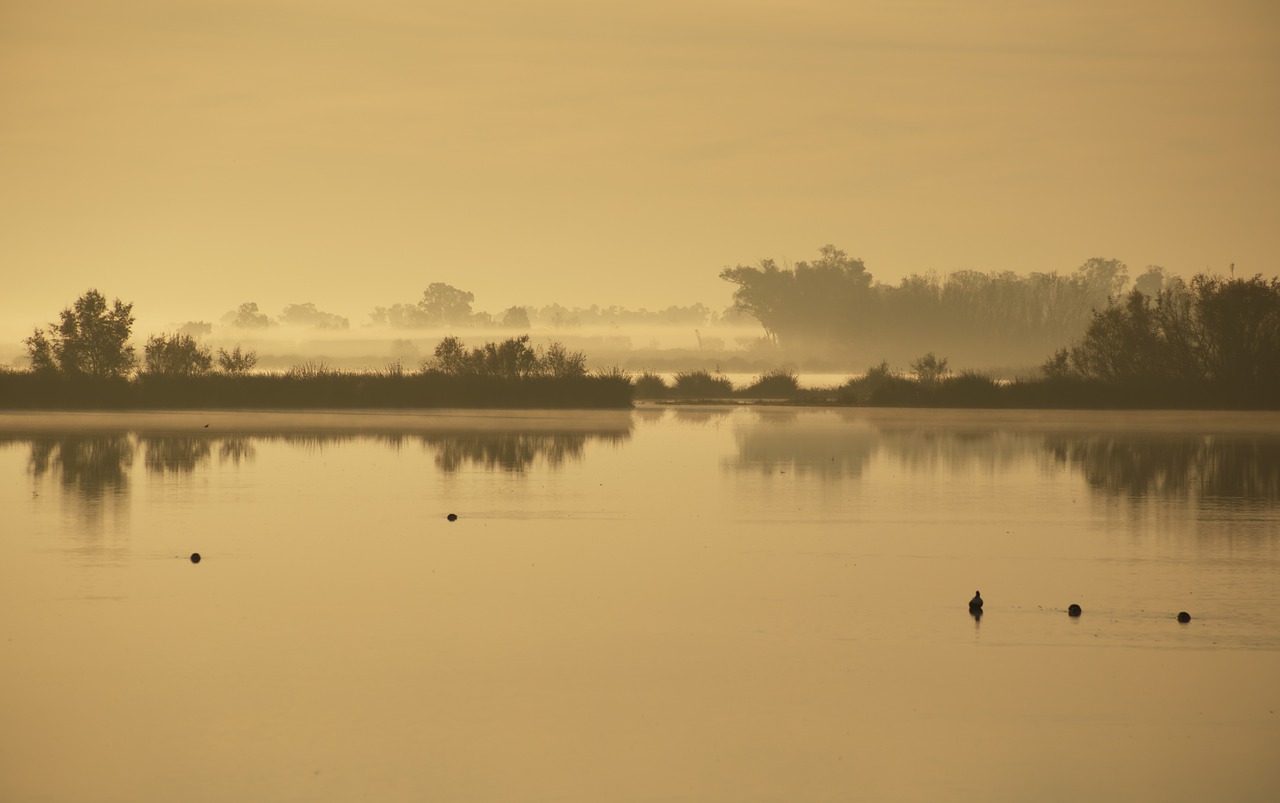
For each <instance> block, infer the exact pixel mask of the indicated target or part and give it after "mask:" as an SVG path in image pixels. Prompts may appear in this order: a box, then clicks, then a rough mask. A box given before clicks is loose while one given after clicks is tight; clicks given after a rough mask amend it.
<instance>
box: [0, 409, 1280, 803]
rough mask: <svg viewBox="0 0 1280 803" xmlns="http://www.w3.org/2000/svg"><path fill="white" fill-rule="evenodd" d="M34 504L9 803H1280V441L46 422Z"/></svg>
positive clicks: (769, 425)
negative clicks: (979, 613) (980, 606)
mask: <svg viewBox="0 0 1280 803" xmlns="http://www.w3.org/2000/svg"><path fill="white" fill-rule="evenodd" d="M206 424H207V425H208V426H207V427H206ZM0 509H2V510H3V523H2V524H0V527H3V531H2V533H3V534H2V537H0V567H3V568H2V569H0V571H2V572H3V574H2V575H0V611H3V613H2V614H0V640H2V644H3V648H4V650H3V660H0V800H4V801H233V800H234V801H295V800H296V801H352V800H377V801H427V800H430V801H454V800H458V801H512V800H520V801H544V800H545V801H619V800H620V801H819V800H840V801H847V800H876V801H881V800H888V801H893V800H904V801H941V800H947V801H956V800H961V801H963V800H974V801H977V800H981V801H993V800H994V801H1025V800H1037V801H1055V800H1061V801H1078V800H1085V799H1088V800H1124V801H1132V800H1160V801H1184V800H1185V801H1192V800H1194V801H1204V800H1231V801H1274V800H1277V799H1280V763H1278V762H1277V761H1276V760H1275V757H1276V755H1277V753H1278V752H1280V713H1278V712H1280V683H1277V680H1276V679H1277V678H1280V416H1277V415H1271V414H1265V415H1255V414H1178V413H1164V414H1151V413H1140V414H1122V415H1117V414H1112V413H1106V414H1081V413H1056V414H1035V415H1030V414H1010V413H1001V414H992V413H982V412H974V413H949V412H939V411H895V412H887V411H866V410H860V411H843V410H842V411H834V410H799V411H797V410H783V409H768V408H766V409H745V408H734V409H728V408H725V409H719V408H672V409H662V408H658V409H654V408H649V409H640V410H637V411H635V412H622V413H583V412H555V413H471V412H453V413H449V412H437V413H431V414H422V415H418V414H414V415H400V414H368V415H364V414H336V415H327V414H315V413H299V414H236V413H181V414H154V415H141V414H124V415H110V414H90V415H83V414H77V415H65V416H60V415H21V414H16V415H15V414H7V415H0ZM449 513H456V514H457V515H458V517H459V518H458V520H457V521H455V522H449V521H448V520H447V519H446V515H447V514H449ZM195 551H198V552H200V553H201V554H202V555H203V557H204V559H203V561H202V562H201V563H199V564H198V565H194V564H192V563H191V562H190V561H189V560H188V559H187V556H189V555H190V554H191V553H192V552H195ZM975 588H977V589H981V590H982V593H983V596H984V598H986V600H987V604H986V614H985V615H984V616H983V617H982V618H981V619H980V620H975V619H973V618H972V617H970V616H969V614H968V611H967V609H966V606H965V605H966V602H967V600H968V599H969V597H970V596H972V594H973V591H974V589H975ZM1073 602H1074V603H1079V604H1080V605H1081V606H1083V608H1084V615H1083V616H1082V617H1080V618H1079V619H1071V618H1069V617H1068V616H1067V615H1066V613H1065V609H1066V607H1067V605H1068V604H1070V603H1073ZM1180 610H1186V611H1188V612H1190V613H1191V614H1192V616H1193V617H1194V619H1193V620H1192V622H1191V623H1190V624H1187V625H1180V624H1178V623H1177V622H1176V621H1175V620H1174V615H1175V614H1176V613H1177V612H1178V611H1180Z"/></svg>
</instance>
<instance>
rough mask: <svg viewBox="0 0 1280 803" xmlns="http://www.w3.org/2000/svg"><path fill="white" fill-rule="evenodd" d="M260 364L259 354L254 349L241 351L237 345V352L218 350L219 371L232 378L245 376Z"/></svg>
mask: <svg viewBox="0 0 1280 803" xmlns="http://www.w3.org/2000/svg"><path fill="white" fill-rule="evenodd" d="M257 364H258V354H257V352H255V351H254V350H253V349H249V350H248V351H241V350H240V346H239V345H237V346H236V347H235V350H233V351H227V350H226V349H218V370H219V371H222V373H224V374H228V375H230V376H243V375H244V374H247V373H249V372H250V371H252V370H253V366H255V365H257Z"/></svg>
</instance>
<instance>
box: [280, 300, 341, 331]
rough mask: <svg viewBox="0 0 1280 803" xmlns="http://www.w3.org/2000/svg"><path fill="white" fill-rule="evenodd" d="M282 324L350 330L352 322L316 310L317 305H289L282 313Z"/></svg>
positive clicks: (330, 313)
mask: <svg viewBox="0 0 1280 803" xmlns="http://www.w3.org/2000/svg"><path fill="white" fill-rule="evenodd" d="M280 323H283V324H284V325H286V326H312V327H315V328H316V329H350V328H351V322H350V321H348V320H347V319H346V318H344V317H342V316H341V315H335V314H334V313H332V312H325V311H324V310H319V309H316V305H315V304H313V303H311V302H307V303H306V304H289V305H288V306H286V307H285V308H284V311H283V312H281V313H280Z"/></svg>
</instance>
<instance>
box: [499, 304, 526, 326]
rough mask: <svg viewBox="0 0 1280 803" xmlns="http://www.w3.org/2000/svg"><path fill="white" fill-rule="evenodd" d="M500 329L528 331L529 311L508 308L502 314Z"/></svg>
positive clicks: (520, 308)
mask: <svg viewBox="0 0 1280 803" xmlns="http://www.w3.org/2000/svg"><path fill="white" fill-rule="evenodd" d="M502 327H503V328H504V329H528V328H529V327H530V323H529V310H527V309H525V308H524V307H508V308H507V311H506V312H504V313H502Z"/></svg>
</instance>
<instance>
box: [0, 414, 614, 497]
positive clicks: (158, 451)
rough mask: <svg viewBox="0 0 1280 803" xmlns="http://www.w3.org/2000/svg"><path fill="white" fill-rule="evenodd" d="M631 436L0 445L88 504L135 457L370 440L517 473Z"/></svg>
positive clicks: (204, 462)
mask: <svg viewBox="0 0 1280 803" xmlns="http://www.w3.org/2000/svg"><path fill="white" fill-rule="evenodd" d="M630 436H631V432H630V429H629V428H625V427H624V428H617V429H614V428H610V429H601V430H598V431H567V432H560V431H501V430H492V429H490V430H485V431H472V432H468V431H456V430H455V431H449V432H443V433H429V432H418V433H386V432H382V433H351V432H288V433H275V434H257V433H254V434H234V435H200V434H160V433H154V434H153V433H141V434H140V433H134V432H111V433H101V432H97V433H94V432H89V433H84V432H74V433H61V434H47V433H41V434H23V435H0V445H18V446H22V445H25V446H26V447H27V448H28V449H29V457H28V466H29V470H30V474H31V477H32V481H33V484H34V486H35V487H34V488H33V493H38V488H39V486H40V485H41V484H42V483H43V481H44V480H45V478H47V477H49V478H53V479H54V480H55V481H56V482H57V483H58V485H59V486H60V487H61V488H62V490H63V491H64V492H65V493H67V494H69V495H71V496H74V497H76V498H77V499H78V500H79V501H82V502H88V501H93V500H97V499H100V498H103V497H104V496H124V495H127V493H128V491H129V479H130V472H131V471H132V470H133V467H134V463H135V457H136V455H137V454H138V453H141V455H142V466H143V469H144V470H145V471H146V473H147V474H148V475H153V476H160V477H162V476H181V475H189V474H194V473H195V472H196V471H197V470H200V469H201V468H204V467H207V466H208V465H209V464H211V463H212V461H213V456H214V455H215V454H216V455H217V461H218V463H219V464H220V465H221V464H230V465H233V466H240V465H241V464H247V463H252V462H253V460H254V459H255V458H256V456H257V452H258V448H259V447H260V446H261V445H264V444H268V443H284V444H288V445H290V446H296V447H302V448H306V449H316V450H319V449H324V448H330V447H334V446H337V445H340V444H343V443H350V442H354V441H361V440H363V441H373V442H377V443H381V444H383V445H385V446H387V447H388V448H391V449H395V450H399V449H401V448H403V447H405V446H406V445H413V444H417V445H419V446H421V447H422V448H423V449H426V450H427V451H429V452H431V453H433V454H434V456H435V464H436V466H437V467H438V468H439V469H440V470H441V471H445V472H455V471H459V470H460V469H463V468H466V467H477V468H481V469H484V470H486V471H507V472H523V471H526V470H528V469H530V468H532V467H534V466H537V465H541V466H545V467H550V468H554V467H556V466H558V465H560V464H563V463H567V462H574V461H579V460H582V459H583V456H584V453H585V450H586V447H587V444H589V443H592V442H602V443H608V444H614V445H617V444H620V443H623V442H625V441H627V440H628V439H629V438H630Z"/></svg>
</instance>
